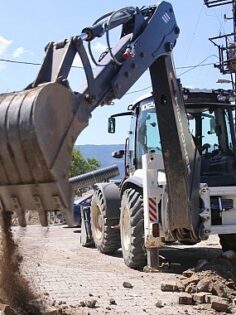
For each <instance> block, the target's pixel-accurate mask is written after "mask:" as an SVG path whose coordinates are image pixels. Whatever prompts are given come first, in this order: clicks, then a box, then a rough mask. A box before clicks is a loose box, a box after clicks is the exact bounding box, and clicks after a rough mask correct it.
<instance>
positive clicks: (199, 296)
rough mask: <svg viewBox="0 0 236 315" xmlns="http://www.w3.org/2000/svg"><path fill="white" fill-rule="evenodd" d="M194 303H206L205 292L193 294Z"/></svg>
mask: <svg viewBox="0 0 236 315" xmlns="http://www.w3.org/2000/svg"><path fill="white" fill-rule="evenodd" d="M193 301H194V302H196V303H197V304H203V303H206V293H205V292H198V293H194V294H193Z"/></svg>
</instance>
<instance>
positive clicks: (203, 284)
mask: <svg viewBox="0 0 236 315" xmlns="http://www.w3.org/2000/svg"><path fill="white" fill-rule="evenodd" d="M212 288H213V283H212V281H210V280H207V279H201V280H200V281H199V282H198V284H197V291H198V292H211V291H212Z"/></svg>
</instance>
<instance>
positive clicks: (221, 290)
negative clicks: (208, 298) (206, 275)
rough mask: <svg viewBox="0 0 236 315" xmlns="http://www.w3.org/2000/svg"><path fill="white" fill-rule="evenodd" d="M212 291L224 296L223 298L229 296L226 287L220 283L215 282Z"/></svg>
mask: <svg viewBox="0 0 236 315" xmlns="http://www.w3.org/2000/svg"><path fill="white" fill-rule="evenodd" d="M212 293H213V294H214V295H217V296H219V297H223V298H227V297H228V295H227V292H226V290H225V287H224V286H223V285H221V284H219V283H214V286H213V288H212Z"/></svg>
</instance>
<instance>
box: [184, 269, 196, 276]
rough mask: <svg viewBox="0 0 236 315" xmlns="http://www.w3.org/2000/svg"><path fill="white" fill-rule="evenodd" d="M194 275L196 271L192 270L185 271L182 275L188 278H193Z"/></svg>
mask: <svg viewBox="0 0 236 315" xmlns="http://www.w3.org/2000/svg"><path fill="white" fill-rule="evenodd" d="M193 274H194V271H193V270H191V269H188V270H185V271H184V272H183V273H182V275H183V276H185V277H186V278H190V277H192V276H193Z"/></svg>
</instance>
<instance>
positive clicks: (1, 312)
mask: <svg viewBox="0 0 236 315" xmlns="http://www.w3.org/2000/svg"><path fill="white" fill-rule="evenodd" d="M0 315H16V313H15V312H14V310H13V309H12V308H11V307H10V306H9V305H7V304H1V303H0Z"/></svg>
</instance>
